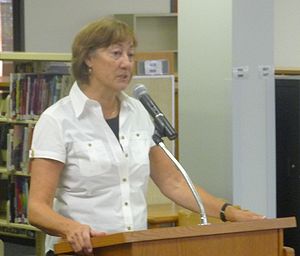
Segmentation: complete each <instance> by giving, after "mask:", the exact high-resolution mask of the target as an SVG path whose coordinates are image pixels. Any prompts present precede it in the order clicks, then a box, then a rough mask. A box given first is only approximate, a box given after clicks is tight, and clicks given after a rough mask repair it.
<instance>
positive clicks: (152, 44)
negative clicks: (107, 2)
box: [114, 13, 177, 52]
mask: <svg viewBox="0 0 300 256" xmlns="http://www.w3.org/2000/svg"><path fill="white" fill-rule="evenodd" d="M114 17H115V18H117V19H119V20H121V21H123V22H125V23H127V24H128V25H129V26H130V27H131V28H132V29H133V31H134V33H135V35H136V37H137V39H138V46H137V51H138V52H139V51H142V52H149V51H150V52H153V51H174V52H177V14H176V13H162V14H151V13H150V14H115V15H114Z"/></svg>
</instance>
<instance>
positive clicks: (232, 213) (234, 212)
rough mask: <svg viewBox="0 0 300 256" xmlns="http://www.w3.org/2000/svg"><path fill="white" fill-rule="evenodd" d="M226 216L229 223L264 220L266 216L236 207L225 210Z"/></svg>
mask: <svg viewBox="0 0 300 256" xmlns="http://www.w3.org/2000/svg"><path fill="white" fill-rule="evenodd" d="M225 216H226V219H227V220H228V221H251V220H262V219H265V218H266V216H263V215H260V214H257V213H254V212H251V211H248V210H242V209H239V208H236V207H234V206H228V207H227V208H226V210H225Z"/></svg>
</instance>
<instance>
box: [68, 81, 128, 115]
mask: <svg viewBox="0 0 300 256" xmlns="http://www.w3.org/2000/svg"><path fill="white" fill-rule="evenodd" d="M69 95H70V98H71V102H72V106H73V109H74V111H75V116H76V117H77V118H78V117H79V116H80V115H81V114H82V113H83V111H84V108H85V106H86V104H87V102H89V101H92V100H91V99H89V98H88V97H87V96H86V95H85V94H84V93H83V92H82V91H81V89H80V88H79V86H78V84H77V82H76V81H75V82H74V84H73V86H72V88H71V90H70V94H69ZM119 100H120V102H121V106H122V108H128V109H129V110H134V106H133V104H132V102H131V100H130V96H128V95H127V94H126V93H125V92H123V91H122V92H121V93H120V95H119Z"/></svg>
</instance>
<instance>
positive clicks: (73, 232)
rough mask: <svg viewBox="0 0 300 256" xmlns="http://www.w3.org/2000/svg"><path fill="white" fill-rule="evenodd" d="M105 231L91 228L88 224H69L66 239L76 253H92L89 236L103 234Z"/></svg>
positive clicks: (88, 254) (89, 255)
mask: <svg viewBox="0 0 300 256" xmlns="http://www.w3.org/2000/svg"><path fill="white" fill-rule="evenodd" d="M104 235H105V232H99V231H95V230H92V229H91V228H90V226H88V225H84V224H79V223H78V224H76V225H72V226H70V228H69V229H68V231H67V233H66V240H67V241H68V242H69V243H70V244H71V246H72V248H73V250H74V252H75V253H76V254H78V255H87V256H91V255H93V246H92V243H91V237H94V236H104Z"/></svg>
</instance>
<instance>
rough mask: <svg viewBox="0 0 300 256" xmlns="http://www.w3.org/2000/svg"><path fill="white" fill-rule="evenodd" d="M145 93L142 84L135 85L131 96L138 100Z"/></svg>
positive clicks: (145, 90)
mask: <svg viewBox="0 0 300 256" xmlns="http://www.w3.org/2000/svg"><path fill="white" fill-rule="evenodd" d="M146 93H147V89H146V87H145V85H143V84H137V85H136V86H135V88H134V89H133V96H134V97H135V98H136V99H138V100H139V99H140V98H141V97H142V95H144V94H146Z"/></svg>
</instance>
